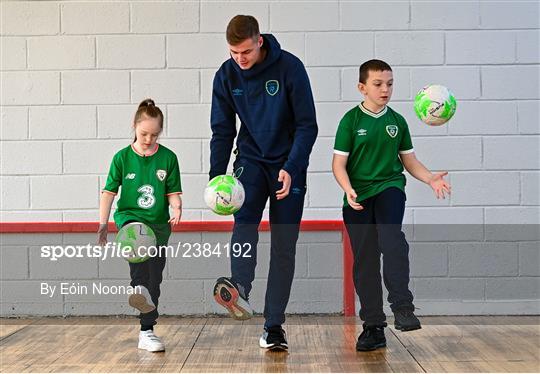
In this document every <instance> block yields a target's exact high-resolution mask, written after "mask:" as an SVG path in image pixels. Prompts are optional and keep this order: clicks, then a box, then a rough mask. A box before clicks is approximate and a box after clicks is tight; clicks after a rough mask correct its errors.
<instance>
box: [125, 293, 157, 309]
mask: <svg viewBox="0 0 540 374" xmlns="http://www.w3.org/2000/svg"><path fill="white" fill-rule="evenodd" d="M134 291H135V293H133V294H131V295H129V299H128V302H129V305H131V306H132V307H134V308H135V309H138V310H139V311H140V312H141V313H150V312H151V311H152V310H154V309H156V306H155V305H154V303H153V302H152V297H151V296H150V292H149V291H148V288H146V287H145V286H135V287H134Z"/></svg>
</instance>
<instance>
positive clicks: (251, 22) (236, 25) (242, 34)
mask: <svg viewBox="0 0 540 374" xmlns="http://www.w3.org/2000/svg"><path fill="white" fill-rule="evenodd" d="M260 34H261V33H260V31H259V22H257V20H256V19H255V17H253V16H244V15H237V16H234V17H233V18H232V19H231V20H230V21H229V24H228V25H227V43H229V44H230V45H238V44H240V43H242V42H243V41H244V40H246V39H250V38H251V39H255V40H256V39H257V38H258V37H259V35H260Z"/></svg>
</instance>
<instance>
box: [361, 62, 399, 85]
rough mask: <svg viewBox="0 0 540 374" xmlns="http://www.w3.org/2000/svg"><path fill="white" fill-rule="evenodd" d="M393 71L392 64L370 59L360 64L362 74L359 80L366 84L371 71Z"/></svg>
mask: <svg viewBox="0 0 540 374" xmlns="http://www.w3.org/2000/svg"><path fill="white" fill-rule="evenodd" d="M385 70H389V71H392V68H391V67H390V65H388V64H387V63H386V62H384V61H382V60H369V61H366V62H364V63H363V64H362V65H360V76H359V78H358V81H359V82H360V83H364V84H366V81H367V79H368V75H369V72H370V71H385Z"/></svg>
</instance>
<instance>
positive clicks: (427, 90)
mask: <svg viewBox="0 0 540 374" xmlns="http://www.w3.org/2000/svg"><path fill="white" fill-rule="evenodd" d="M456 106H457V104H456V98H455V97H454V95H452V93H451V92H450V91H449V90H448V88H446V87H444V86H440V85H437V84H432V85H430V86H426V87H424V88H422V89H421V90H420V92H418V94H417V95H416V97H415V98H414V111H415V112H416V115H417V116H418V118H420V120H421V121H422V122H424V123H426V124H428V125H430V126H440V125H442V124H444V123H446V122H448V121H449V120H450V118H452V116H453V115H454V113H455V112H456Z"/></svg>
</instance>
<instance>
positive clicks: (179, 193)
mask: <svg viewBox="0 0 540 374" xmlns="http://www.w3.org/2000/svg"><path fill="white" fill-rule="evenodd" d="M171 195H182V192H181V191H178V192H169V193H168V194H165V196H171Z"/></svg>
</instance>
